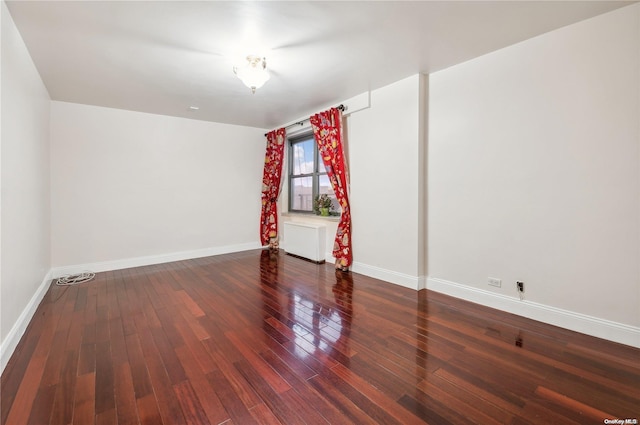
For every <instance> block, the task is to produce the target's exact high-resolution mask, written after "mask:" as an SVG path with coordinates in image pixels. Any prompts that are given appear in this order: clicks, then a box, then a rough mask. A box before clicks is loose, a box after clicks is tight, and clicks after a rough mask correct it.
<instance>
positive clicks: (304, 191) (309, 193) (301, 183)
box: [290, 161, 313, 211]
mask: <svg viewBox="0 0 640 425" xmlns="http://www.w3.org/2000/svg"><path fill="white" fill-rule="evenodd" d="M312 162H313V161H312ZM290 190H291V209H292V210H298V211H313V178H312V177H295V178H292V179H291V189H290Z"/></svg>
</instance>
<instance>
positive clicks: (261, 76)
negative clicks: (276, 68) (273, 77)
mask: <svg viewBox="0 0 640 425" xmlns="http://www.w3.org/2000/svg"><path fill="white" fill-rule="evenodd" d="M233 72H234V73H235V74H236V75H237V76H238V78H240V79H241V80H242V82H243V83H244V85H245V86H247V87H249V88H250V89H251V93H253V94H255V93H256V89H259V88H260V87H262V86H263V85H264V83H266V82H267V80H269V77H270V76H269V71H267V60H266V59H265V58H261V57H258V56H255V55H249V56H247V63H245V64H244V65H243V66H234V67H233Z"/></svg>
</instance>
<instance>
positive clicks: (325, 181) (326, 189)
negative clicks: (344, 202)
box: [319, 174, 342, 214]
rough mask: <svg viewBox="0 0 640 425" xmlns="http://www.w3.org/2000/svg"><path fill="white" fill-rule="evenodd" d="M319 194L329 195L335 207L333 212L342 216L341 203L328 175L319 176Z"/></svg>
mask: <svg viewBox="0 0 640 425" xmlns="http://www.w3.org/2000/svg"><path fill="white" fill-rule="evenodd" d="M319 177H320V178H319V183H320V184H319V192H320V195H322V194H325V193H326V194H327V195H329V198H331V205H333V209H332V210H331V211H333V212H336V213H338V214H340V212H341V211H342V208H340V203H339V202H338V199H337V198H336V194H335V193H334V192H333V188H332V187H331V182H330V181H329V177H328V176H327V175H326V174H321V175H320V176H319Z"/></svg>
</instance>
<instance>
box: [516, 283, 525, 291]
mask: <svg viewBox="0 0 640 425" xmlns="http://www.w3.org/2000/svg"><path fill="white" fill-rule="evenodd" d="M516 287H517V288H518V292H520V293H523V292H524V282H521V281H517V282H516Z"/></svg>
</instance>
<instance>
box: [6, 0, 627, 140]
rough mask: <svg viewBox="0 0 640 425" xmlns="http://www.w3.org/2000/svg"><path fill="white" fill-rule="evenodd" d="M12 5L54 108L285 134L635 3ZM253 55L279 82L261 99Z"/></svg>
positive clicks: (268, 87) (262, 92) (269, 84)
mask: <svg viewBox="0 0 640 425" xmlns="http://www.w3.org/2000/svg"><path fill="white" fill-rule="evenodd" d="M6 3H7V5H8V8H9V10H10V12H11V15H12V17H13V19H14V21H15V23H16V25H17V26H18V29H19V31H20V33H21V34H22V37H23V38H24V40H25V43H26V44H27V48H28V49H29V52H30V54H31V56H32V58H33V60H34V62H35V64H36V67H37V68H38V70H39V72H40V75H41V77H42V79H43V81H44V83H45V85H46V87H47V89H48V90H49V94H50V96H51V98H52V99H54V100H60V101H67V102H76V103H83V104H90V105H99V106H106V107H112V108H120V109H128V110H134V111H143V112H150V113H155V114H164V115H172V116H178V117H188V118H193V119H199V120H207V121H217V122H223V123H231V124H239V125H246V126H253V127H260V128H274V127H276V126H279V125H282V124H285V123H288V122H290V121H293V120H296V119H298V118H300V117H304V116H306V115H308V114H310V113H313V112H315V111H317V110H318V109H319V108H323V107H326V106H328V105H331V104H335V103H337V102H340V101H341V100H344V99H348V98H350V97H352V96H355V95H357V94H360V93H363V92H366V91H367V90H370V89H376V88H379V87H382V86H385V85H387V84H390V83H392V82H395V81H398V80H400V79H402V78H404V77H408V76H410V75H413V74H416V73H419V72H422V73H430V72H434V71H438V70H441V69H444V68H447V67H449V66H452V65H454V64H457V63H460V62H464V61H466V60H469V59H472V58H474V57H477V56H480V55H482V54H485V53H488V52H491V51H494V50H497V49H500V48H502V47H505V46H508V45H510V44H514V43H517V42H519V41H522V40H525V39H528V38H531V37H534V36H536V35H539V34H542V33H545V32H548V31H551V30H553V29H556V28H559V27H562V26H565V25H569V24H571V23H574V22H578V21H581V20H583V19H586V18H589V17H592V16H595V15H598V14H601V13H604V12H607V11H609V10H613V9H616V8H619V7H622V6H625V5H628V4H630V3H632V2H618V1H566V2H559V1H531V2H526V1H495V2H484V1H469V2H463V1H411V2H398V1H375V2H374V1H371V2H352V1H334V2H320V1H313V2H312V1H296V2H280V1H263V2H236V1H229V2H212V1H209V2H186V1H171V2H168V1H139V2H133V1H106V2H105V1H76V2H73V1H71V2H59V1H7V2H6ZM249 53H260V54H264V55H265V56H266V58H267V63H268V67H269V69H270V70H271V74H272V75H271V80H270V81H268V82H267V83H266V84H265V86H264V87H262V88H261V89H258V91H257V92H256V94H255V95H252V94H251V91H250V90H249V89H248V88H246V87H245V86H244V85H243V84H242V83H241V82H240V80H238V79H237V78H236V77H235V75H234V74H233V71H232V68H233V65H234V56H236V57H237V56H238V55H239V56H241V57H242V56H246V55H247V54H249ZM191 105H194V106H198V107H199V108H200V109H199V110H198V111H194V112H191V111H189V110H188V108H189V106H191Z"/></svg>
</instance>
